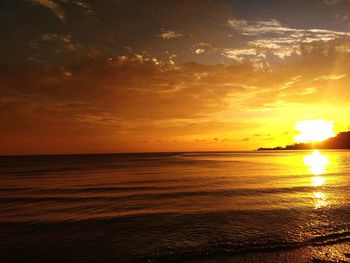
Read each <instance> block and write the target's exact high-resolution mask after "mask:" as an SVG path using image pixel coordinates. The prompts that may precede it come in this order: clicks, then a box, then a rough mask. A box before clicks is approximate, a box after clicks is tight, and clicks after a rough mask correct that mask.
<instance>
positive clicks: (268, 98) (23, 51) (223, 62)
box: [0, 0, 350, 154]
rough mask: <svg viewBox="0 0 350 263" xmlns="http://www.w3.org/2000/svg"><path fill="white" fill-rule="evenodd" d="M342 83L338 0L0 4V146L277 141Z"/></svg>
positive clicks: (342, 3)
mask: <svg viewBox="0 0 350 263" xmlns="http://www.w3.org/2000/svg"><path fill="white" fill-rule="evenodd" d="M349 80H350V1H348V0H264V1H261V0H235V1H234V0H232V1H221V0H215V1H210V0H176V1H175V0H174V1H170V0H169V1H164V0H98V1H97V0H95V1H93V0H2V1H0V154H43V153H99V152H155V151H231V150H254V149H256V148H258V147H273V146H279V145H282V146H283V145H286V144H290V143H293V138H294V136H295V135H296V133H297V131H296V130H295V126H296V123H297V122H298V121H302V120H309V119H324V120H327V121H332V122H334V126H335V130H336V131H337V132H339V131H343V130H347V129H348V128H347V127H348V125H349V123H350V120H349V113H350V92H349V83H350V82H349Z"/></svg>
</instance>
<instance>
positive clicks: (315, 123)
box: [294, 120, 335, 143]
mask: <svg viewBox="0 0 350 263" xmlns="http://www.w3.org/2000/svg"><path fill="white" fill-rule="evenodd" d="M333 127H334V125H333V122H331V121H325V120H305V121H299V122H298V123H297V124H296V127H295V129H296V130H298V131H299V132H300V134H297V135H296V136H295V137H294V140H295V141H296V142H302V143H308V142H321V141H324V140H326V139H328V138H331V137H333V136H335V133H334V131H333Z"/></svg>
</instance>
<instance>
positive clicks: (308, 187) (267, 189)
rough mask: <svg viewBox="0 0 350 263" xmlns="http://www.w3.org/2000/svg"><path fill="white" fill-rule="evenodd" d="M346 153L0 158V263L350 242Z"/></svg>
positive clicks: (189, 255)
mask: <svg viewBox="0 0 350 263" xmlns="http://www.w3.org/2000/svg"><path fill="white" fill-rule="evenodd" d="M349 187H350V151H338V150H332V151H317V150H309V151H252V152H191V153H190V152H187V153H127V154H86V155H46V156H1V157H0V253H1V254H0V255H1V259H0V260H1V262H185V261H186V260H192V261H194V262H196V261H197V260H198V261H200V260H202V259H205V258H208V257H212V256H215V255H221V254H230V255H235V254H242V253H249V252H250V251H278V250H281V249H293V248H299V247H303V246H322V245H327V244H335V243H341V242H344V241H349V240H350V202H349V201H350V192H349V189H350V188H349Z"/></svg>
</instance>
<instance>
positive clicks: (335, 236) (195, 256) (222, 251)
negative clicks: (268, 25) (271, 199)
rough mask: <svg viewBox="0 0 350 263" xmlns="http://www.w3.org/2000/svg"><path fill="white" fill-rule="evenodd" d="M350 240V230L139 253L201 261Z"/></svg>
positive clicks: (161, 259)
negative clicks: (296, 239)
mask: <svg viewBox="0 0 350 263" xmlns="http://www.w3.org/2000/svg"><path fill="white" fill-rule="evenodd" d="M349 241H350V231H344V232H338V233H331V234H326V235H322V236H317V237H314V238H310V239H308V240H305V241H293V242H289V241H270V242H249V243H248V242H245V243H244V242H243V243H242V242H241V243H232V242H230V241H225V242H216V243H214V244H211V245H208V246H204V247H198V248H190V249H183V250H178V251H163V252H156V253H153V254H152V255H139V257H138V259H139V260H140V261H142V262H181V261H184V260H195V261H197V260H198V261H200V260H201V259H204V258H206V259H207V258H211V257H213V258H214V257H218V256H229V255H231V256H232V255H236V254H246V253H254V252H278V251H283V250H293V249H298V248H302V247H309V246H314V247H316V246H327V245H334V244H340V243H343V242H349Z"/></svg>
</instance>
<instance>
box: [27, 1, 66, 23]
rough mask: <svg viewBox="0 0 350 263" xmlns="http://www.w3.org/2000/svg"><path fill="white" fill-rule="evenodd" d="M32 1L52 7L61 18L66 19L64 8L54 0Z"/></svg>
mask: <svg viewBox="0 0 350 263" xmlns="http://www.w3.org/2000/svg"><path fill="white" fill-rule="evenodd" d="M32 2H33V3H35V4H39V5H41V6H43V7H46V8H48V9H50V10H51V11H52V12H54V13H55V15H56V16H57V17H58V18H59V19H61V20H62V21H65V13H64V11H63V9H62V8H61V7H60V6H59V4H57V3H55V2H54V1H53V0H32Z"/></svg>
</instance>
